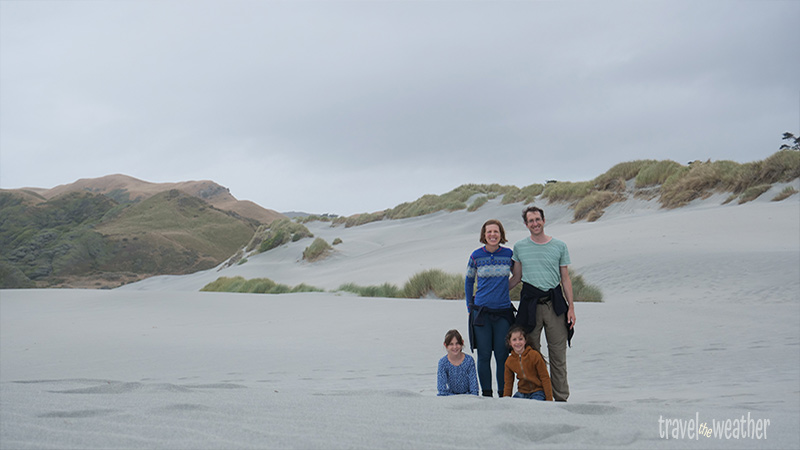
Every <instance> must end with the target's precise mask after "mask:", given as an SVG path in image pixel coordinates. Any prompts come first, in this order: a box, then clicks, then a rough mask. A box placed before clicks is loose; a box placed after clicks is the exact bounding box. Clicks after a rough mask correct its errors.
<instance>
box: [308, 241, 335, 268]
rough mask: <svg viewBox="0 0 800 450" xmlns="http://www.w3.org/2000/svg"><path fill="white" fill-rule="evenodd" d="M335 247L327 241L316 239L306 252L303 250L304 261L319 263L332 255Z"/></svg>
mask: <svg viewBox="0 0 800 450" xmlns="http://www.w3.org/2000/svg"><path fill="white" fill-rule="evenodd" d="M331 250H333V247H331V246H330V244H328V242H327V241H325V239H322V238H319V237H318V238H316V239H314V242H312V243H311V245H309V246H308V247H306V249H305V250H303V259H305V260H306V261H309V262H314V261H318V260H320V259H322V258H324V257H326V256H328V254H329V253H330V251H331Z"/></svg>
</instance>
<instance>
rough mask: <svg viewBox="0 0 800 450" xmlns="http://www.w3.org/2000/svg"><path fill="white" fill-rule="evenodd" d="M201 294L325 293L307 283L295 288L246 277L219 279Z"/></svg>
mask: <svg viewBox="0 0 800 450" xmlns="http://www.w3.org/2000/svg"><path fill="white" fill-rule="evenodd" d="M200 291H201V292H236V293H249V294H287V293H296V292H323V290H322V289H319V288H316V287H313V286H309V285H307V284H305V283H301V284H298V285H297V286H295V287H291V286H287V285H285V284H278V283H276V282H274V281H272V280H270V279H269V278H253V279H250V280H247V279H245V278H244V277H219V278H217V279H216V280H214V281H212V282H211V283H208V284H207V285H205V286H204V287H203V288H202V289H200Z"/></svg>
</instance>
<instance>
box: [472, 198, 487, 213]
mask: <svg viewBox="0 0 800 450" xmlns="http://www.w3.org/2000/svg"><path fill="white" fill-rule="evenodd" d="M488 201H489V197H488V196H482V197H478V198H476V199H475V201H474V202H472V204H471V205H469V208H467V211H469V212H474V211H477V210H478V208H480V207H481V206H483V205H485V204H486V202H488Z"/></svg>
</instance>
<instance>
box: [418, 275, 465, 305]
mask: <svg viewBox="0 0 800 450" xmlns="http://www.w3.org/2000/svg"><path fill="white" fill-rule="evenodd" d="M403 294H404V296H405V297H408V298H423V297H427V296H428V295H430V294H433V295H434V296H436V297H438V298H443V299H458V298H464V277H463V276H461V275H453V274H448V273H445V272H444V271H442V270H439V269H430V270H425V271H423V272H420V273H417V274H416V275H414V276H412V277H411V278H409V279H408V281H407V282H406V284H405V286H403Z"/></svg>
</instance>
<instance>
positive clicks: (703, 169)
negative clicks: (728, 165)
mask: <svg viewBox="0 0 800 450" xmlns="http://www.w3.org/2000/svg"><path fill="white" fill-rule="evenodd" d="M724 169H725V167H724V166H723V165H721V164H718V163H711V162H705V163H704V162H696V163H694V164H692V165H691V166H690V167H685V168H681V169H680V170H678V171H676V172H675V173H674V174H672V175H671V176H670V177H669V178H667V180H666V181H665V182H664V184H663V185H662V186H661V199H660V201H661V204H662V205H663V206H664V207H666V208H677V207H680V206H685V205H686V204H688V203H689V202H691V201H692V200H695V199H697V198H701V197H704V196H707V195H710V190H711V189H714V188H715V187H717V186H718V185H719V184H720V181H721V176H720V171H721V170H724Z"/></svg>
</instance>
